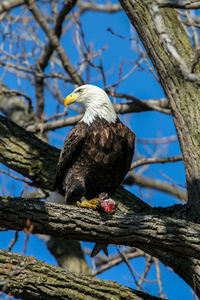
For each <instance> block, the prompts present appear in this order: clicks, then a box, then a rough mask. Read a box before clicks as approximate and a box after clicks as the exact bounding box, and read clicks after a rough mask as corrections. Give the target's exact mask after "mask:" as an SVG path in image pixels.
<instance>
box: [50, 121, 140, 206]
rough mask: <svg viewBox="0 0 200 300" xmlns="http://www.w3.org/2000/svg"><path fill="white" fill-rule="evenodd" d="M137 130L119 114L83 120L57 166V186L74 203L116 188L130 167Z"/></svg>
mask: <svg viewBox="0 0 200 300" xmlns="http://www.w3.org/2000/svg"><path fill="white" fill-rule="evenodd" d="M134 145H135V134H134V133H133V132H132V131H131V130H130V129H129V128H128V127H126V126H125V125H124V124H123V123H122V122H121V121H120V120H119V119H118V118H117V119H116V121H115V122H112V123H110V122H108V121H106V120H105V119H103V118H99V117H96V118H95V120H94V121H93V122H92V124H90V125H88V124H87V123H85V122H83V121H82V122H79V123H78V124H77V125H76V126H75V127H74V128H73V129H72V130H71V131H70V132H69V134H68V135H67V137H66V139H65V142H64V145H63V148H62V151H61V154H60V158H59V163H58V167H57V174H56V180H55V185H54V190H57V191H58V192H59V193H60V194H62V195H63V196H64V197H65V201H66V203H68V204H70V203H74V202H76V201H78V200H80V198H81V197H82V196H85V198H86V199H91V198H94V197H98V195H99V194H100V193H102V192H106V193H108V194H109V195H112V193H113V192H114V191H115V190H116V188H117V187H118V186H119V184H120V183H121V182H122V180H123V178H124V177H125V175H126V173H127V172H128V170H129V168H130V164H131V161H132V157H133V153H134Z"/></svg>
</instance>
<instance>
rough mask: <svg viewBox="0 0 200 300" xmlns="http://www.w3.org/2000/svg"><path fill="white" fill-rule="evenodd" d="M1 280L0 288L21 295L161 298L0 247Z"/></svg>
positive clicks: (54, 298)
mask: <svg viewBox="0 0 200 300" xmlns="http://www.w3.org/2000/svg"><path fill="white" fill-rule="evenodd" d="M0 282H1V287H0V289H3V291H4V292H6V293H10V294H12V296H14V297H17V298H22V299H32V300H38V299H43V300H59V299H61V298H62V299H63V300H64V299H86V300H92V299H99V297H101V299H127V300H128V299H133V300H141V299H144V300H153V299H155V300H156V299H161V298H157V297H153V296H150V295H148V294H145V293H142V292H138V291H135V290H133V289H130V288H127V287H124V286H122V285H120V284H117V283H116V282H112V281H104V280H101V279H96V278H93V277H91V276H80V275H79V276H77V274H74V273H71V272H69V271H65V270H64V269H62V268H59V267H56V266H50V265H48V264H46V263H44V262H41V261H39V260H36V259H34V258H33V257H25V256H23V255H20V254H14V253H11V252H8V251H3V250H0ZM36 282H37V284H36ZM3 283H4V284H3ZM61 295H62V296H61Z"/></svg>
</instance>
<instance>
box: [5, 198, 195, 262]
mask: <svg viewBox="0 0 200 300" xmlns="http://www.w3.org/2000/svg"><path fill="white" fill-rule="evenodd" d="M0 200H1V201H0V226H1V227H5V228H9V229H15V230H23V229H24V228H25V226H26V220H27V219H30V220H31V223H32V225H33V227H34V228H33V233H40V234H50V235H54V236H62V237H64V238H66V239H77V240H83V241H89V242H98V243H103V244H117V245H126V246H134V247H137V248H140V249H142V250H144V249H145V251H148V248H150V249H151V253H152V252H153V249H154V248H155V249H157V247H159V249H163V251H164V250H165V251H168V250H169V251H172V252H174V253H176V254H177V253H179V254H181V255H183V256H187V257H194V258H198V259H200V225H198V224H194V223H192V222H189V221H184V220H178V219H172V218H169V217H165V216H156V215H143V214H137V213H136V214H125V213H121V212H119V213H117V212H116V213H115V214H114V215H108V214H102V213H99V212H98V211H92V212H91V210H90V209H84V208H80V207H74V206H68V205H66V206H62V205H57V204H49V203H44V202H40V201H38V200H36V199H32V200H31V199H28V200H24V199H23V198H12V197H0Z"/></svg>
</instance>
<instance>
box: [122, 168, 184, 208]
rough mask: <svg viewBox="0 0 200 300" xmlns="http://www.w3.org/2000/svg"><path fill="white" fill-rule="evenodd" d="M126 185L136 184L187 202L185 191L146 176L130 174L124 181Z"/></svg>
mask: <svg viewBox="0 0 200 300" xmlns="http://www.w3.org/2000/svg"><path fill="white" fill-rule="evenodd" d="M124 183H125V184H128V185H132V184H136V185H139V186H142V187H146V188H150V189H155V190H158V191H161V192H164V193H167V194H170V195H173V196H175V197H177V198H179V199H180V200H181V201H183V202H184V203H186V202H187V194H186V192H185V191H183V190H181V189H178V188H177V187H175V186H174V185H173V184H168V183H166V182H164V181H161V180H158V179H151V178H147V177H145V176H141V175H137V174H135V173H133V172H130V173H129V175H128V176H127V177H126V178H125V179H124Z"/></svg>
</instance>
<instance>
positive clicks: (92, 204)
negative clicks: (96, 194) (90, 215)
mask: <svg viewBox="0 0 200 300" xmlns="http://www.w3.org/2000/svg"><path fill="white" fill-rule="evenodd" d="M77 204H78V205H79V206H80V207H88V208H92V209H94V210H95V209H96V208H97V205H98V199H97V198H93V199H91V200H87V199H85V197H83V198H82V199H81V202H80V201H77Z"/></svg>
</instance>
